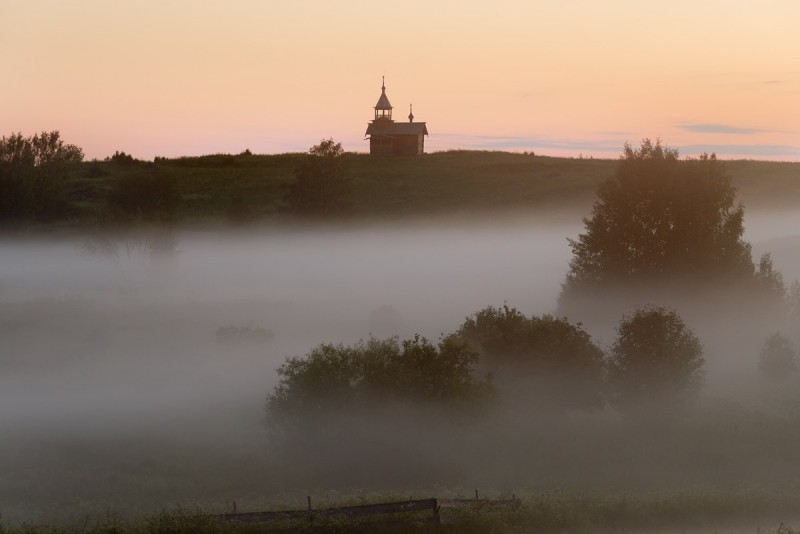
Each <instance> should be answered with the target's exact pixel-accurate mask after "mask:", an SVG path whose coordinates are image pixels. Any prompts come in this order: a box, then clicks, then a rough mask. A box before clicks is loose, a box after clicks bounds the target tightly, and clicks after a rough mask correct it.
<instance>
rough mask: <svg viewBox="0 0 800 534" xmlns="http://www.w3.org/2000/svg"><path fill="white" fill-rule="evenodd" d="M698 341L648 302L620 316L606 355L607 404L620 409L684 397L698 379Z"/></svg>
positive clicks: (677, 318) (679, 321) (673, 314)
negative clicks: (613, 338) (615, 336)
mask: <svg viewBox="0 0 800 534" xmlns="http://www.w3.org/2000/svg"><path fill="white" fill-rule="evenodd" d="M703 363H704V359H703V348H702V346H701V345H700V340H699V339H698V338H697V336H696V335H695V334H694V332H692V331H691V330H690V329H689V328H688V327H687V326H686V324H685V323H684V322H683V320H682V319H681V318H680V316H678V314H677V313H676V312H675V311H673V310H667V309H665V308H663V307H658V306H650V307H646V308H642V309H638V310H636V311H635V312H634V313H633V315H631V316H623V318H622V321H620V324H619V327H618V329H617V338H616V340H615V341H614V344H613V345H612V347H611V351H610V354H609V358H608V382H609V388H610V391H611V393H610V398H611V401H612V403H613V404H614V405H615V407H617V408H618V409H619V410H621V411H631V410H642V409H645V410H646V409H647V408H651V407H652V406H653V404H654V403H658V402H661V401H663V400H676V399H680V400H686V399H690V398H691V397H692V396H693V395H695V394H696V393H697V392H698V390H699V388H700V386H701V385H702V380H703Z"/></svg>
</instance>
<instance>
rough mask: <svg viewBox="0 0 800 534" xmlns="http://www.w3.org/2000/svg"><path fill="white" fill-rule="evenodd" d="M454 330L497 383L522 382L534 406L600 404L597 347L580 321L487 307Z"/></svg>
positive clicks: (600, 360)
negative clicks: (533, 399)
mask: <svg viewBox="0 0 800 534" xmlns="http://www.w3.org/2000/svg"><path fill="white" fill-rule="evenodd" d="M454 335H455V336H456V337H458V338H461V339H464V340H465V341H466V342H467V343H468V344H469V345H470V346H471V347H473V348H474V349H475V350H476V351H477V352H478V353H479V354H480V355H481V365H482V366H483V367H485V368H486V369H489V370H490V371H491V372H492V373H493V374H494V375H495V376H496V377H497V379H498V383H504V382H505V383H508V382H513V383H517V385H518V386H520V387H522V386H524V387H525V389H526V390H527V391H529V392H530V393H532V396H533V397H535V398H536V399H537V402H538V404H539V407H540V408H544V407H546V406H551V407H561V408H580V409H589V410H591V409H596V408H600V407H602V405H603V397H602V391H603V367H604V363H603V351H602V350H601V349H600V348H599V347H598V346H597V345H595V344H594V343H593V342H592V340H591V337H590V336H589V334H588V333H587V332H586V331H585V330H584V329H583V328H582V326H581V325H573V324H570V323H569V322H568V321H567V319H566V318H556V317H553V316H551V315H542V316H540V317H537V316H532V317H526V316H525V315H524V314H522V313H521V312H520V311H519V310H517V309H516V308H509V307H508V305H503V307H502V308H495V307H492V306H489V307H487V308H484V309H482V310H480V311H478V312H477V313H475V314H474V315H471V316H469V317H467V318H466V320H465V321H464V323H463V324H462V325H461V327H460V328H459V329H458V331H457V332H456V333H455V334H454Z"/></svg>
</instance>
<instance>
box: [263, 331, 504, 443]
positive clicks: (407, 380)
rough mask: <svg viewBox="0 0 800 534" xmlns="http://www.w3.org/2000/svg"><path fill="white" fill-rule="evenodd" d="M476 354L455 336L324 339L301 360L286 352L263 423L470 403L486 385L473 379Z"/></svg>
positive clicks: (288, 423) (478, 401) (294, 422)
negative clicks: (340, 342)
mask: <svg viewBox="0 0 800 534" xmlns="http://www.w3.org/2000/svg"><path fill="white" fill-rule="evenodd" d="M477 358H478V355H477V354H476V353H475V352H473V351H472V350H471V349H470V348H469V347H468V346H467V345H466V344H465V343H463V342H460V341H458V340H456V339H453V338H448V339H444V340H442V341H441V342H440V343H439V345H438V346H434V345H433V344H431V343H430V342H429V341H428V340H427V339H425V338H424V337H420V336H418V335H417V336H414V337H413V338H412V339H407V340H404V341H402V342H400V341H399V340H398V339H397V338H389V339H385V340H378V339H374V338H371V339H369V340H368V341H366V342H364V341H362V342H359V343H357V344H355V345H352V346H344V345H331V344H322V345H319V346H318V347H316V348H315V349H313V350H312V351H311V352H309V353H308V354H307V355H306V356H305V357H304V358H296V357H295V358H289V359H287V360H286V363H284V364H283V365H282V366H281V367H280V368H279V369H278V374H279V375H280V377H281V380H280V383H279V384H278V386H277V387H276V388H275V391H274V392H273V393H272V394H271V395H269V396H268V397H267V406H266V407H267V415H268V421H269V423H270V424H271V425H272V426H275V427H283V428H286V427H291V426H293V425H297V424H300V425H302V424H303V423H309V422H311V421H313V420H315V419H316V418H318V417H325V416H326V415H331V414H335V413H341V412H342V411H349V410H375V409H380V408H381V407H389V406H392V405H409V404H415V405H416V404H422V405H426V406H437V407H440V408H447V407H449V408H474V407H476V406H479V405H480V404H481V403H482V401H484V400H486V398H487V396H488V395H489V394H490V393H491V391H492V387H491V384H490V382H489V381H488V380H485V381H484V380H477V379H476V378H475V377H474V373H473V367H474V364H475V362H476V361H477Z"/></svg>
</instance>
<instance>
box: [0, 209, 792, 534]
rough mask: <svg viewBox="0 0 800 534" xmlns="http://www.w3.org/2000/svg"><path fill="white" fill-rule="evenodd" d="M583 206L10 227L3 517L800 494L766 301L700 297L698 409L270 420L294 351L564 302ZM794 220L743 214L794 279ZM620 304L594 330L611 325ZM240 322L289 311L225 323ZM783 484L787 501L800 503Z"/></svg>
mask: <svg viewBox="0 0 800 534" xmlns="http://www.w3.org/2000/svg"><path fill="white" fill-rule="evenodd" d="M580 216H581V214H580V213H579V212H577V211H576V212H575V213H574V218H573V220H574V221H575V222H573V223H565V222H564V221H565V219H566V220H568V219H569V217H565V214H564V213H559V214H558V216H556V217H548V216H546V215H542V216H539V217H510V218H507V219H500V220H496V221H494V222H492V223H487V222H486V221H485V220H481V221H478V222H476V221H470V220H458V221H453V220H449V221H445V222H439V223H428V224H406V225H371V226H365V227H361V228H360V229H359V228H351V229H340V230H330V229H329V230H314V229H305V230H296V231H278V230H273V231H253V232H250V233H236V234H233V233H229V232H224V231H223V232H212V231H195V232H192V231H181V232H177V233H175V234H174V235H171V236H169V239H167V241H168V242H169V243H171V244H172V246H171V247H169V248H168V249H167V250H163V249H155V250H154V249H152V248H151V247H149V245H148V243H150V241H151V240H152V236H147V235H136V234H134V233H127V234H124V235H120V236H117V237H109V236H105V237H103V238H102V239H99V238H97V237H91V236H89V237H87V236H86V235H68V236H62V237H61V238H59V239H57V240H54V239H46V238H21V237H6V238H4V239H3V240H2V243H0V254H1V255H2V258H3V260H2V261H3V269H2V273H0V299H1V300H2V308H0V331H2V336H1V337H0V353H1V354H3V361H2V365H3V373H2V376H1V377H0V392H1V393H0V395H2V402H0V407H1V408H0V423H1V424H2V428H3V436H4V437H3V440H2V443H0V462H2V466H1V469H2V472H3V477H2V484H0V502H1V503H2V509H0V512H1V513H2V518H3V520H4V521H6V522H12V523H18V522H20V521H25V520H37V521H47V520H55V521H69V520H77V519H80V518H85V517H87V516H88V517H94V518H97V517H100V516H102V514H105V513H107V511H109V510H111V511H114V512H115V513H121V514H124V516H126V517H129V516H137V515H141V514H148V513H154V512H156V511H157V510H161V509H163V508H170V507H173V506H188V507H196V506H199V507H201V508H202V509H204V510H209V511H212V512H213V511H217V512H223V511H227V510H228V509H229V507H230V503H231V502H232V501H234V500H235V501H236V502H237V503H238V505H239V507H240V509H252V510H258V509H268V508H270V507H274V506H279V505H283V506H286V505H287V504H288V503H293V502H294V503H296V502H303V499H304V496H305V495H307V494H314V495H319V496H324V497H323V498H324V499H326V500H327V501H328V502H337V500H347V499H352V496H353V495H362V496H363V495H367V496H370V495H371V496H372V498H373V500H375V499H376V497H375V496H376V495H381V494H389V495H397V494H402V495H403V496H408V495H420V494H422V495H424V496H428V495H431V494H436V495H437V496H440V497H441V496H448V495H457V494H459V493H461V494H467V495H468V494H470V493H471V491H472V490H471V488H474V487H480V488H482V489H484V492H493V493H494V494H497V495H501V494H505V495H507V494H511V493H516V494H517V495H537V494H540V493H542V492H552V491H562V492H565V494H567V495H569V494H573V493H575V492H577V493H579V494H581V493H583V492H587V491H588V492H593V493H594V494H604V493H606V494H607V495H609V496H615V495H616V496H624V495H627V494H636V493H640V492H650V493H655V494H658V493H672V494H680V492H690V493H691V492H701V493H709V494H711V495H714V494H715V492H722V493H725V494H728V493H730V492H734V493H736V494H737V495H738V494H741V493H744V494H748V492H753V493H754V494H759V495H784V496H785V495H796V494H797V487H796V478H797V477H796V476H795V475H796V466H797V465H798V461H800V451H798V448H797V447H796V443H797V442H798V439H800V425H799V424H798V420H797V411H796V410H795V409H794V407H795V406H797V405H800V394H796V392H797V391H798V389H797V382H795V381H792V382H791V383H790V386H788V387H787V386H783V387H780V388H776V387H772V386H767V387H765V386H764V384H761V383H759V381H758V375H757V372H756V366H757V354H758V350H759V347H760V345H761V343H762V341H763V337H764V336H765V335H766V334H765V333H766V332H770V331H771V327H770V326H769V325H767V326H764V325H761V324H758V323H759V321H758V320H757V318H755V317H753V318H750V321H749V323H750V324H736V325H733V324H720V322H719V321H718V319H719V318H714V317H708V318H706V320H705V321H704V320H703V318H702V317H697V316H693V315H692V313H691V310H687V317H690V318H691V319H687V320H689V322H690V324H691V325H692V327H693V328H695V329H696V331H697V332H698V334H699V336H700V338H701V340H702V341H703V343H704V345H705V346H706V354H707V360H708V375H707V384H706V387H705V389H704V393H703V401H702V402H701V404H700V406H699V407H698V408H697V409H696V410H695V411H692V412H691V413H687V414H686V416H685V417H682V418H680V419H678V420H674V419H670V420H664V421H661V420H658V419H657V418H656V419H653V420H652V421H647V420H645V421H634V422H632V421H628V420H625V419H621V418H619V417H618V416H617V415H615V414H614V413H613V412H608V411H603V412H601V413H598V414H581V413H578V412H576V413H573V414H566V415H565V416H558V417H553V416H547V415H536V416H531V415H530V414H529V413H528V412H527V410H526V407H525V406H524V404H523V405H518V406H514V405H510V406H503V407H501V408H499V409H498V411H496V412H493V413H491V414H484V415H482V416H481V417H480V418H479V419H478V420H477V421H469V422H463V421H449V422H442V421H439V420H437V419H436V418H435V417H432V418H430V419H429V420H425V419H419V418H409V417H408V416H407V415H403V414H399V415H398V416H397V418H396V419H394V420H387V419H385V418H383V417H378V418H377V419H375V420H362V421H361V422H357V421H331V422H330V425H331V429H334V431H333V432H331V433H330V436H331V437H330V439H329V440H328V441H327V442H324V443H316V444H313V443H311V444H306V445H305V447H300V448H295V449H294V450H291V451H286V450H283V449H282V448H281V447H280V445H279V444H275V443H272V442H271V441H270V440H269V439H268V436H267V434H266V432H265V429H264V425H263V417H264V411H263V410H264V398H265V396H266V395H267V394H268V393H269V392H270V391H271V389H272V388H273V387H274V385H275V384H276V383H277V376H276V374H275V370H276V368H277V367H278V366H279V365H280V364H281V363H282V361H283V360H284V358H286V357H287V356H293V355H301V354H304V353H306V352H307V351H308V350H310V348H312V347H313V346H315V345H317V344H319V343H322V342H330V341H332V342H343V343H352V342H355V341H357V340H358V339H362V338H366V337H367V336H369V335H370V334H372V335H375V336H379V337H380V336H390V335H400V336H408V335H411V334H412V333H415V332H418V333H421V334H423V335H425V336H428V337H429V338H430V339H436V338H437V337H438V336H439V335H440V334H441V333H447V332H451V331H453V330H454V329H455V328H456V327H457V325H458V324H460V322H461V321H462V320H463V319H464V317H465V316H466V315H468V314H470V313H473V312H475V311H476V310H478V309H480V308H483V307H484V306H486V305H488V304H495V305H500V304H502V303H503V302H504V301H507V302H508V303H510V304H512V305H514V306H517V307H518V308H520V309H521V310H524V311H525V312H526V313H529V314H540V313H547V312H552V311H553V310H554V309H555V307H556V300H557V296H558V292H559V288H560V282H561V281H562V279H563V274H564V272H565V270H566V266H567V262H568V260H569V249H568V247H567V246H566V238H567V237H569V236H574V235H576V234H577V232H579V231H580V229H581V226H580ZM796 222H798V221H797V214H796V213H794V212H774V213H773V212H766V211H752V212H749V213H748V218H747V221H746V223H747V228H748V234H747V235H746V237H747V238H749V239H750V240H751V241H752V243H753V245H754V252H756V253H758V252H760V251H765V250H770V251H771V252H772V254H773V259H774V262H775V265H776V267H777V268H778V269H780V270H781V271H782V272H783V273H784V276H785V277H786V278H787V279H788V280H791V279H794V278H798V277H800V257H798V255H797V250H798V248H797V244H798V242H799V241H800V235H798V234H797V232H796V231H795V230H794V229H796V228H798V227H800V226H798V225H797V224H796ZM741 317H747V314H746V313H744V314H743V315H742V316H741ZM617 319H618V318H617V317H614V318H610V320H609V324H605V325H604V324H596V325H591V324H589V325H587V328H588V331H589V333H590V334H591V335H592V337H593V339H595V340H596V341H597V342H598V343H599V344H600V345H601V346H607V345H608V344H609V343H610V340H611V339H612V337H613V333H614V332H613V325H614V324H615V323H616V321H617ZM232 326H233V327H235V328H234V329H233V330H229V331H233V332H240V331H241V332H247V331H263V332H266V331H269V332H270V333H271V334H272V335H271V336H258V335H255V336H250V337H248V336H246V335H245V336H242V339H240V340H238V341H237V340H236V339H224V340H221V339H219V337H218V332H219V331H220V329H221V328H222V329H224V328H226V327H227V328H229V329H230V327H232ZM796 403H797V404H796ZM354 424H355V426H354ZM620 498H621V497H620ZM784 501H791V503H794V502H795V501H793V500H792V499H789V498H784ZM532 502H534V503H536V502H538V501H536V500H535V499H534V500H533V501H532ZM623 502H624V501H623ZM754 502H755V501H754ZM763 502H770V499H764V500H763ZM776 502H777V501H776ZM782 502H783V501H782ZM762 504H763V503H762ZM764 506H765V505H763V506H762V505H758V507H761V508H763V507H764ZM737 507H738V505H737ZM781 507H782V508H781V510H784V511H782V512H780V514H778V515H779V516H780V517H778V518H777V519H780V520H788V519H791V518H790V517H788V512H786V511H785V510H791V511H795V510H799V509H800V508H795V505H794V504H791V506H790V505H787V504H786V502H783V504H781ZM761 508H759V510H761ZM767 508H768V507H767ZM762 511H763V510H762ZM759 513H761V512H759ZM759 517H761V516H759ZM770 520H772V518H770ZM779 522H780V521H778V523H779ZM763 525H764V526H770V525H772V526H775V525H777V523H763ZM565 528H567V529H572V528H573V527H569V526H568V525H565ZM575 528H577V527H575ZM776 528H777V527H776Z"/></svg>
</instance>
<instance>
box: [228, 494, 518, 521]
mask: <svg viewBox="0 0 800 534" xmlns="http://www.w3.org/2000/svg"><path fill="white" fill-rule="evenodd" d="M520 504H521V501H520V500H519V499H517V498H515V497H514V496H513V495H512V497H511V499H479V498H478V491H477V490H475V498H474V499H437V498H430V499H412V500H408V501H396V502H384V503H376V504H362V505H357V506H338V507H334V508H322V509H318V510H315V509H313V508H312V507H311V497H310V496H309V497H308V508H307V509H305V510H278V511H270V512H238V513H237V512H236V504H235V503H234V511H233V513H227V514H219V515H216V516H215V517H216V518H217V519H219V520H221V521H236V522H241V523H260V522H267V521H281V520H284V521H285V520H296V519H306V520H308V521H314V519H316V518H325V517H333V516H345V517H368V516H374V515H393V514H405V513H410V512H424V511H426V510H430V512H431V520H432V521H434V522H436V523H441V518H440V515H439V511H440V510H441V509H443V508H444V509H447V508H453V509H457V508H461V509H472V510H478V509H482V508H490V507H495V506H512V507H518V506H520Z"/></svg>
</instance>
